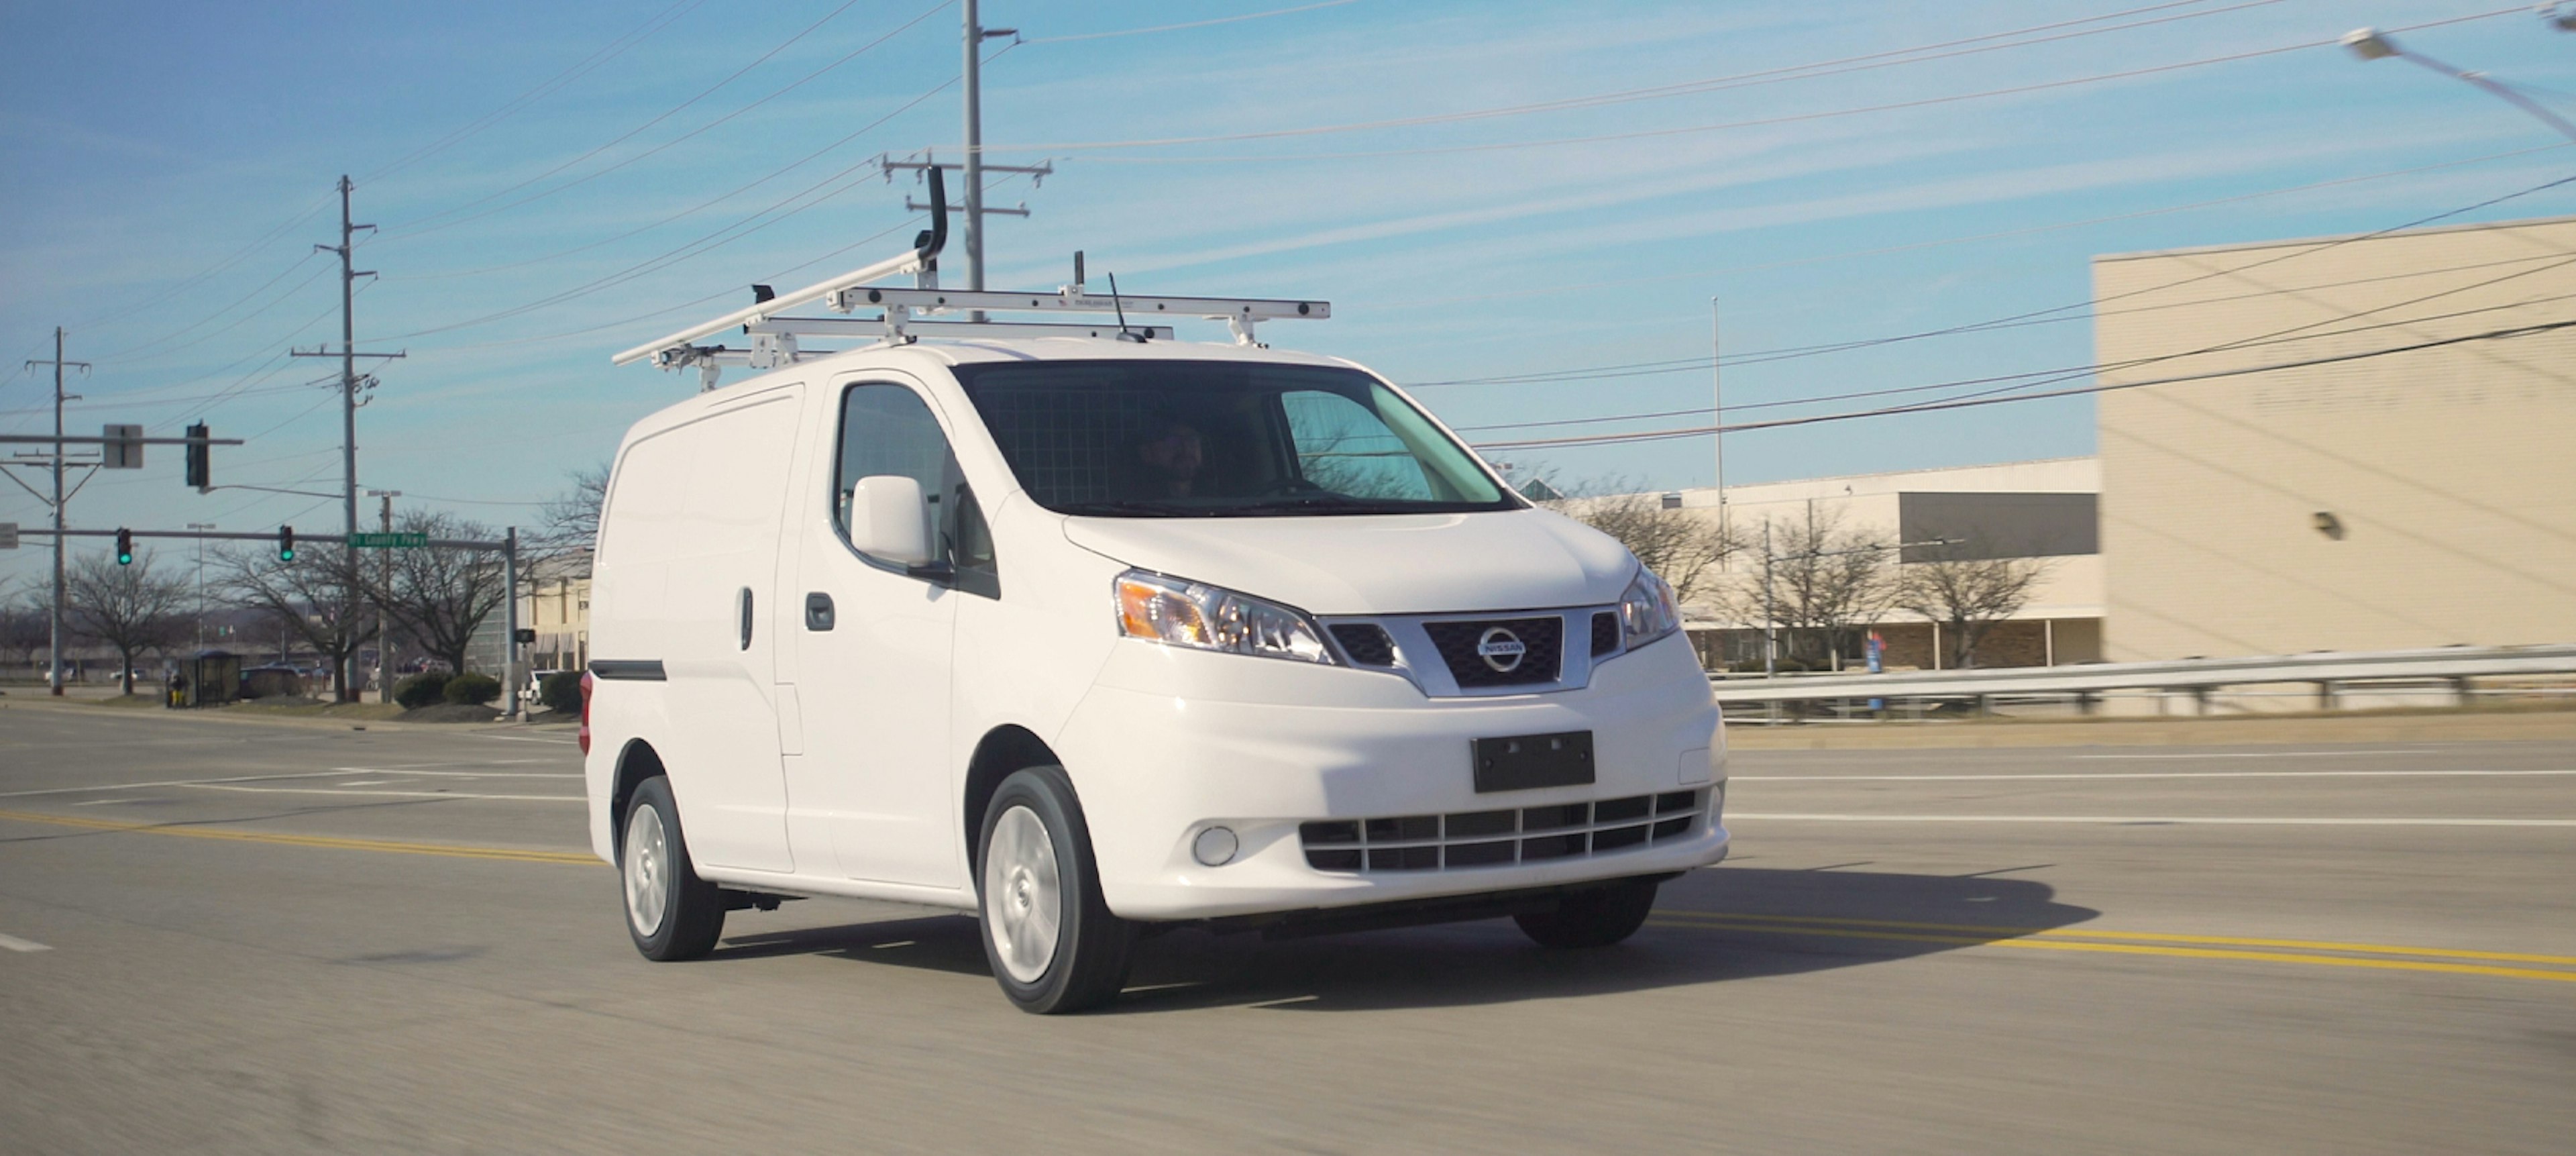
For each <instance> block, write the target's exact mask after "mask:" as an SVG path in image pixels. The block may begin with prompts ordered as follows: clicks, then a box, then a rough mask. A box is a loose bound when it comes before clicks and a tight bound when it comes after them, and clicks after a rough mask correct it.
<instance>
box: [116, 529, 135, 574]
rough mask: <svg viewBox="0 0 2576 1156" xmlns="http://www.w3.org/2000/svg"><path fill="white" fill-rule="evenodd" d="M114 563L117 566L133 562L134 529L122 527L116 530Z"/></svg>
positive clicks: (128, 564)
mask: <svg viewBox="0 0 2576 1156" xmlns="http://www.w3.org/2000/svg"><path fill="white" fill-rule="evenodd" d="M116 564H117V565H119V566H131V565H133V564H134V531H132V530H127V529H123V528H119V529H118V530H117V531H116Z"/></svg>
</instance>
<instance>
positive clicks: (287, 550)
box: [277, 526, 295, 562]
mask: <svg viewBox="0 0 2576 1156" xmlns="http://www.w3.org/2000/svg"><path fill="white" fill-rule="evenodd" d="M277 560H278V561H280V562H292V561H294V560H295V527H293V526H279V527H278V528H277Z"/></svg>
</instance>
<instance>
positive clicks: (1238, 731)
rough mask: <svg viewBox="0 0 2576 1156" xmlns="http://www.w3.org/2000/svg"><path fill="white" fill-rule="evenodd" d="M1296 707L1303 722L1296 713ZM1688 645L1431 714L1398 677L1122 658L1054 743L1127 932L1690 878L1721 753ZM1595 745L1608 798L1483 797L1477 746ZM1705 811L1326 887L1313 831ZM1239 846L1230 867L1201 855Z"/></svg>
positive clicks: (1715, 829) (1572, 790) (1349, 878)
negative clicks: (1199, 847)
mask: <svg viewBox="0 0 2576 1156" xmlns="http://www.w3.org/2000/svg"><path fill="white" fill-rule="evenodd" d="M1290 704H1294V705H1290ZM1718 726H1719V723H1718V715H1717V708H1716V705H1715V704H1714V703H1713V702H1712V701H1711V699H1710V697H1709V692H1708V680H1707V677H1706V675H1704V674H1703V673H1701V671H1700V669H1699V664H1698V662H1697V661H1696V659H1695V657H1694V656H1693V654H1692V653H1691V650H1690V647H1689V645H1688V644H1687V643H1686V642H1684V641H1683V640H1682V639H1680V638H1679V637H1674V638H1670V639H1666V640H1664V641H1661V642H1658V643H1655V644H1653V645H1650V646H1646V647H1643V648H1641V649H1639V650H1636V651H1634V652H1631V653H1628V654H1624V655H1621V656H1619V657H1618V658H1615V659H1612V660H1609V661H1606V662H1604V663H1603V664H1602V665H1601V666H1600V667H1599V668H1598V669H1597V670H1596V671H1595V672H1594V673H1593V675H1592V679H1591V684H1590V685H1589V686H1586V687H1584V688H1582V689H1579V690H1569V691H1560V692H1555V693H1549V694H1532V695H1516V696H1508V697H1492V698H1430V697H1426V696H1425V695H1423V694H1422V692H1421V691H1419V690H1417V689H1415V688H1414V686H1413V685H1412V684H1411V683H1409V682H1406V681H1405V680H1404V679H1402V678H1401V677H1398V676H1394V675H1389V674H1381V673H1376V672H1371V671H1365V670H1354V669H1349V668H1341V667H1315V666H1307V665H1303V664H1297V663H1289V662H1282V661H1276V660H1270V659H1257V658H1245V657H1241V656H1237V655H1224V654H1207V653H1200V652H1193V651H1187V650H1181V649H1177V648H1172V647H1162V646H1155V645H1152V644H1150V643H1144V642H1127V643H1121V644H1120V646H1119V648H1118V652H1117V653H1116V654H1115V655H1113V656H1112V658H1111V660H1110V662H1109V664H1108V665H1107V666H1106V667H1105V668H1104V669H1103V671H1102V673H1101V676H1100V679H1099V680H1098V683H1097V685H1095V687H1094V689H1093V690H1092V692H1091V693H1090V694H1089V695H1088V696H1086V698H1085V699H1084V701H1083V703H1082V705H1081V706H1080V707H1079V708H1077V709H1076V711H1075V712H1074V714H1073V717H1072V718H1071V719H1070V720H1068V722H1067V724H1066V726H1065V727H1064V729H1063V730H1062V732H1061V733H1060V734H1059V735H1058V736H1057V738H1056V741H1055V744H1054V745H1055V750H1056V753H1057V754H1058V755H1060V756H1061V757H1062V758H1063V759H1064V762H1065V768H1066V771H1067V773H1068V774H1070V775H1071V776H1072V778H1073V781H1074V786H1075V789H1076V791H1077V792H1079V794H1080V795H1081V799H1082V806H1083V811H1084V816H1085V819H1086V821H1087V823H1088V825H1089V827H1090V831H1091V844H1092V851H1093V855H1094V858H1095V860H1096V861H1097V862H1098V863H1099V866H1100V873H1101V889H1102V892H1103V897H1104V898H1105V899H1107V901H1108V903H1109V907H1110V910H1112V911H1114V912H1116V913H1117V914H1119V915H1120V916H1122V917H1124V918H1129V919H1140V920H1158V921H1159V920H1190V919H1210V918H1219V917H1225V916H1236V915H1255V914H1265V913H1273V912H1285V911H1300V910H1308V909H1323V908H1335V907H1347V906H1355V905H1361V904H1374V903H1384V902H1389V901H1397V900H1408V899H1426V898H1433V897H1439V896H1455V895H1478V894H1485V893H1489V892H1496V891H1509V890H1515V889H1520V888H1530V887H1548V886H1556V885H1562V884H1568V883H1580V882H1585V881H1590V880H1608V879H1617V878H1625V877H1629V876H1636V875H1651V874H1658V873H1663V872H1671V871H1683V870H1688V869H1690V868H1692V867H1698V866H1704V865H1706V864H1710V863H1714V862H1717V861H1718V860H1720V859H1723V858H1725V856H1726V845H1727V832H1726V829H1725V827H1724V826H1723V824H1722V822H1721V816H1720V813H1719V808H1720V807H1721V806H1722V800H1723V798H1724V790H1723V788H1724V781H1725V769H1724V760H1725V747H1724V740H1723V736H1722V735H1721V734H1720V733H1719V731H1718ZM1574 730H1588V731H1591V732H1592V734H1593V743H1594V753H1595V772H1594V773H1595V780H1596V781H1595V782H1593V783H1591V784H1589V785H1586V786H1577V787H1552V788H1544V789H1537V790H1523V791H1503V792H1490V793H1484V794H1479V793H1477V792H1476V790H1475V787H1474V782H1473V771H1472V768H1471V767H1470V765H1469V757H1468V755H1469V750H1470V746H1471V744H1472V742H1473V741H1474V740H1476V739H1479V738H1492V737H1499V736H1508V735H1529V734H1547V733H1554V732H1561V731H1574ZM1685 792H1687V793H1693V794H1695V797H1697V798H1700V799H1703V800H1705V801H1706V810H1705V812H1704V817H1703V818H1701V819H1699V820H1698V821H1696V822H1695V823H1693V824H1691V825H1689V829H1688V830H1686V831H1681V832H1674V833H1671V834H1669V835H1668V836H1666V837H1658V838H1656V839H1654V840H1653V841H1652V842H1650V843H1640V844H1638V845H1634V846H1627V847H1622V848H1619V849H1617V850H1614V851H1605V852H1602V853H1598V854H1576V855H1569V856H1565V857H1560V858H1550V859H1544V860H1537V861H1531V862H1499V863H1492V864H1485V865H1477V866H1460V867H1449V866H1435V867H1431V868H1429V869H1415V870H1388V871H1349V870H1320V869H1318V868H1317V867H1316V866H1314V865H1313V864H1312V863H1310V862H1309V860H1308V857H1307V854H1306V850H1307V848H1306V846H1305V843H1304V841H1303V840H1302V839H1301V837H1300V834H1299V828H1300V827H1301V825H1303V824H1307V823H1313V822H1323V821H1332V820H1358V821H1363V822H1365V821H1366V820H1370V819H1384V818H1391V817H1406V816H1439V815H1454V814H1460V813H1468V812H1490V811H1496V810H1504V809H1528V808H1544V807H1549V806H1555V805H1563V804H1578V803H1589V802H1593V801H1598V800H1618V799H1629V798H1634V797H1636V796H1649V797H1654V796H1665V797H1669V796H1672V795H1675V794H1678V793H1685ZM1211 826H1223V827H1226V828H1228V829H1230V830H1232V831H1233V832H1234V833H1235V835H1236V837H1237V839H1238V840H1239V841H1240V850H1238V851H1237V852H1236V854H1235V856H1234V858H1233V859H1232V860H1231V861H1229V862H1227V863H1225V864H1223V865H1222V866H1217V867H1207V866H1203V865H1201V864H1200V863H1198V862H1197V861H1196V860H1195V859H1194V858H1193V857H1192V855H1191V849H1190V848H1191V842H1192V840H1193V839H1195V838H1196V837H1197V835H1198V834H1199V833H1200V832H1202V831H1204V830H1206V829H1207V828H1209V827H1211Z"/></svg>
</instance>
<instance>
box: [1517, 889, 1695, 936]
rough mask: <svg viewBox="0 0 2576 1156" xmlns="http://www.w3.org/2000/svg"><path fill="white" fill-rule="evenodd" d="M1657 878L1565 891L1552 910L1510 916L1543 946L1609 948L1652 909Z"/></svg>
mask: <svg viewBox="0 0 2576 1156" xmlns="http://www.w3.org/2000/svg"><path fill="white" fill-rule="evenodd" d="M1661 885H1662V881H1661V880H1657V879H1628V880H1622V881H1620V882H1617V883H1613V884H1611V885H1609V886H1607V887H1595V888H1592V889H1590V890H1588V891H1575V892H1570V893H1568V894H1567V895H1566V896H1565V897H1564V898H1563V899H1560V900H1558V901H1557V904H1556V909H1555V910H1553V911H1530V912H1523V913H1521V914H1519V915H1515V916H1513V917H1512V921H1513V922H1515V923H1518V924H1520V925H1521V931H1522V932H1524V933H1525V934H1527V935H1528V936H1529V937H1530V938H1531V939H1535V940H1537V941H1538V942H1539V945H1540V946H1542V947H1608V946H1610V945H1611V944H1614V943H1617V942H1619V941H1620V940H1623V939H1626V938H1628V937H1629V936H1631V935H1635V934H1636V933H1637V929H1638V928H1640V927H1643V926H1645V925H1646V915H1647V913H1649V912H1652V911H1653V910H1654V909H1655V889H1656V888H1657V887H1659V886H1661Z"/></svg>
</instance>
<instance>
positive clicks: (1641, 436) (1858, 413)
mask: <svg viewBox="0 0 2576 1156" xmlns="http://www.w3.org/2000/svg"><path fill="white" fill-rule="evenodd" d="M2569 328H2576V321H2552V322H2546V323H2542V324H2537V325H2524V326H2517V327H2515V328H2511V329H2494V330H2489V331H2487V332H2484V333H2472V334H2468V335H2465V336H2461V337H2445V338H2439V339H2436V340H2431V341H2419V342H2415V343H2413V344H2409V345H2397V346H2390V347H2387V348H2382V349H2370V350H2363V351H2360V352H2356V353H2337V354H2328V355H2324V356H2319V357H2311V358H2305V359H2302V360H2298V361H2286V362H2279V363H2275V364H2271V365H2256V366H2247V367H2243V368H2238V369H2218V370H2210V371H2208V372H2205V373H2190V374H2182V375H2179V376H2175V377H2160V378H2154V379H2151V380H2147V381H2124V382H2108V383H2100V384H2095V385H2086V386H2078V387H2076V388H2073V389H2059V390H2050V391H2048V392H2045V393H2026V394H2016V395H2013V396H2010V397H1976V398H1965V399H1956V400H1944V401H1926V402H1915V403H1912V404H1908V405H1896V406H1885V407H1882V408H1878V409H1865V410H1854V411H1850V412H1846V413H1828V414H1815V415H1812V416H1808V417H1788V418H1773V419H1771V420H1768V421H1757V422H1744V423H1740V424H1736V425H1713V426H1697V427H1692V428H1689V429H1669V430H1648V431H1643V432H1639V433H1632V434H1598V435H1591V436H1578V437H1564V438H1532V439H1527V440H1522V441H1507V442H1479V443H1476V445H1475V448H1477V449H1480V450H1496V449H1533V448H1539V447H1548V446H1557V447H1564V446H1582V445H1614V444H1618V445H1624V444H1628V443H1633V442H1649V441H1667V440H1671V439H1674V438H1686V437H1706V436H1709V435H1712V434H1720V433H1742V432H1747V431H1751V430H1760V429H1780V428H1784V427H1787V426H1798V425H1814V424H1817V423H1820V422H1829V421H1851V420H1855V419H1858V418H1866V417H1891V416H1896V415H1901V414H1910V413H1931V412H1934V411H1938V410H1951V409H1973V408H1976V407H1979V406H1988V405H2005V404H2009V403H2012V402H2020V401H2041V400H2045V399H2048V398H2058V397H2077V396H2081V395H2085V394H2095V393H2110V392H2113V391H2115V390H2123V389H2141V388H2144V387H2147V386H2154V385H2176V384H2180V383H2183V382H2190V381H2209V380H2212V379H2216V378H2222V377H2242V376H2245V375H2248V374H2255V373H2276V372H2279V371H2282V370H2288V369H2306V368H2309V367H2312V366H2319V365H2334V364H2339V363H2342V362H2348V361H2362V360H2366V359H2369V358H2374V357H2387V356H2390V355H2392V354H2398V353H2413V352H2416V351H2418V350H2424V349H2438V348H2441V347H2444V346H2450V345H2462V344H2467V343H2469V342H2474V341H2501V340H2506V339H2510V338H2515V337H2528V336H2532V335H2536V334H2541V333H2551V332H2556V331H2558V330H2562V329H2569Z"/></svg>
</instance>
